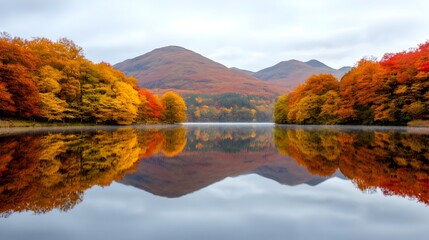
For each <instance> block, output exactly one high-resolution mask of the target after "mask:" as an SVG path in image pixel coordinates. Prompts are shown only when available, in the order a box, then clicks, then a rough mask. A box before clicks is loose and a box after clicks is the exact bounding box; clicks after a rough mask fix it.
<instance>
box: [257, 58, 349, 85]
mask: <svg viewBox="0 0 429 240" xmlns="http://www.w3.org/2000/svg"><path fill="white" fill-rule="evenodd" d="M350 69H351V67H342V68H340V69H338V70H337V69H333V68H331V67H329V66H327V65H325V64H324V63H322V62H319V61H317V60H314V59H313V60H310V61H308V62H301V61H298V60H289V61H283V62H280V63H278V64H276V65H274V66H272V67H268V68H265V69H262V70H260V71H258V72H256V73H254V74H253V76H255V77H257V78H259V79H261V80H264V81H267V82H270V83H272V84H273V85H275V86H278V87H281V88H287V89H289V90H293V89H295V87H296V86H298V85H299V84H301V83H304V82H305V80H307V78H308V77H310V76H311V75H313V74H321V73H330V74H332V75H334V76H335V77H337V79H341V78H342V76H344V74H346V73H347V72H348V71H350Z"/></svg>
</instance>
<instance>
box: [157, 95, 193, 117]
mask: <svg viewBox="0 0 429 240" xmlns="http://www.w3.org/2000/svg"><path fill="white" fill-rule="evenodd" d="M161 104H162V106H163V107H164V122H165V123H168V124H173V123H180V122H184V121H186V110H187V108H186V104H185V101H184V100H183V98H182V97H180V96H179V95H177V94H176V93H174V92H166V93H164V95H162V97H161Z"/></svg>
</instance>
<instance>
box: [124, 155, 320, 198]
mask: <svg viewBox="0 0 429 240" xmlns="http://www.w3.org/2000/svg"><path fill="white" fill-rule="evenodd" d="M248 173H256V174H259V175H261V176H263V177H267V178H270V179H273V180H275V181H277V182H279V183H282V184H286V185H297V184H301V183H314V182H317V181H321V180H323V179H324V178H320V177H317V176H314V175H312V174H310V173H308V171H307V170H306V169H305V168H303V167H300V166H298V165H297V164H296V163H295V161H293V160H292V159H290V158H285V157H284V156H281V155H279V154H278V153H276V152H275V151H271V152H251V153H249V152H248V153H225V152H205V153H204V154H202V153H201V152H184V153H182V154H180V155H179V156H176V157H175V158H166V157H163V156H157V157H151V158H148V159H142V160H141V161H140V164H139V166H138V167H137V170H136V171H135V172H134V173H132V174H127V175H126V176H125V177H124V178H123V179H122V180H120V181H119V182H120V183H123V184H126V185H132V186H134V187H137V188H140V189H143V190H145V191H148V192H150V193H153V194H155V195H158V196H165V197H180V196H183V195H186V194H188V193H191V192H194V191H197V190H199V189H202V188H204V187H207V186H209V185H211V184H213V183H215V182H218V181H220V180H222V179H224V178H226V177H231V176H238V175H243V174H248Z"/></svg>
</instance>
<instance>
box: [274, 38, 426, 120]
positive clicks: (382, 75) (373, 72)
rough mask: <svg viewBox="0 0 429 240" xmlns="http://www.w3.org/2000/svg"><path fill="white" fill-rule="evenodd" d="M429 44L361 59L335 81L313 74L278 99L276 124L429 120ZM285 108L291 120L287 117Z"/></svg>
mask: <svg viewBox="0 0 429 240" xmlns="http://www.w3.org/2000/svg"><path fill="white" fill-rule="evenodd" d="M428 66H429V42H426V43H424V44H421V45H420V46H419V47H418V48H417V49H414V50H410V51H404V52H400V53H396V54H386V55H385V56H384V57H383V59H382V60H381V61H376V60H375V59H362V60H360V61H359V62H358V63H357V64H356V66H355V67H354V68H352V69H351V70H350V72H348V73H347V74H346V75H344V76H343V78H342V79H341V81H339V82H338V81H337V80H336V79H335V78H334V77H333V76H332V75H326V74H321V75H314V76H311V77H310V78H309V79H308V80H307V81H306V82H305V83H304V84H302V85H300V86H298V87H297V88H296V89H295V90H293V91H292V92H290V93H289V94H288V95H287V96H286V95H285V96H282V97H281V98H279V99H278V101H277V104H276V106H275V109H274V117H275V122H276V123H299V124H337V123H341V124H378V125H404V124H407V122H409V121H412V120H429V67H428ZM285 109H287V116H286V115H285V114H284V113H285Z"/></svg>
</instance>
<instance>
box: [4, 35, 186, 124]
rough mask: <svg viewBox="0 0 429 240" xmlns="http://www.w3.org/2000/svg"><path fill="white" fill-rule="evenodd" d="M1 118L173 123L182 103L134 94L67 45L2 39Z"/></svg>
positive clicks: (131, 85)
mask: <svg viewBox="0 0 429 240" xmlns="http://www.w3.org/2000/svg"><path fill="white" fill-rule="evenodd" d="M0 115H1V116H2V117H9V118H18V119H33V120H39V121H49V122H53V121H57V122H78V123H96V124H121V125H123V124H132V123H177V122H184V121H185V120H186V105H185V102H184V100H183V99H182V98H181V97H180V96H179V95H177V94H176V93H174V92H166V93H164V94H163V95H162V97H161V98H158V97H157V96H156V95H153V94H152V93H151V92H150V91H149V90H147V89H138V87H137V84H136V80H135V79H134V78H133V77H126V76H125V74H124V73H122V72H120V71H118V70H115V69H113V68H112V67H111V66H110V65H109V64H107V63H99V64H95V63H92V62H91V61H89V60H87V59H85V57H84V56H83V51H82V49H81V48H80V47H78V46H77V45H76V44H74V43H73V42H72V41H70V40H68V39H65V38H63V39H60V40H58V41H56V42H53V41H50V40H48V39H45V38H35V39H33V40H25V39H21V38H11V37H10V36H9V35H7V34H2V35H1V36H0Z"/></svg>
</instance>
